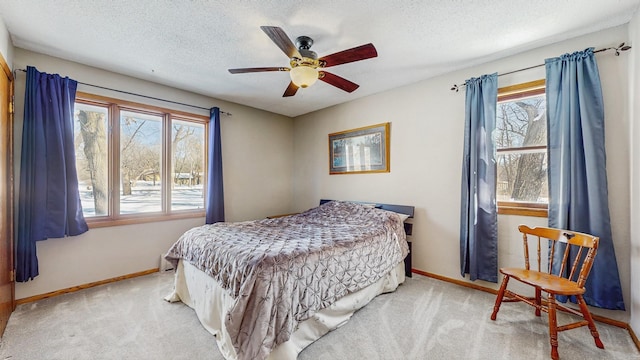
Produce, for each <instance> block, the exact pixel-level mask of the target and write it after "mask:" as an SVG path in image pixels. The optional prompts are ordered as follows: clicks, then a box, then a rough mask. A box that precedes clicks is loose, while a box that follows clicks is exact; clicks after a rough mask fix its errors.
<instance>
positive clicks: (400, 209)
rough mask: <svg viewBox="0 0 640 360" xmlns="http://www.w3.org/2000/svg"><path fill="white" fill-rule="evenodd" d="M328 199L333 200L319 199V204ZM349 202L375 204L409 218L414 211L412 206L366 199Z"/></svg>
mask: <svg viewBox="0 0 640 360" xmlns="http://www.w3.org/2000/svg"><path fill="white" fill-rule="evenodd" d="M329 201H333V200H327V199H321V200H320V205H322V204H324V203H327V202H329ZM349 202H353V203H357V204H376V208H378V209H382V210H389V211H393V212H397V213H400V214H406V215H409V218H413V211H414V207H413V206H408V205H391V204H378V203H373V202H366V201H349Z"/></svg>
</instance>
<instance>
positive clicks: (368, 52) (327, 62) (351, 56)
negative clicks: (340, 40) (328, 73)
mask: <svg viewBox="0 0 640 360" xmlns="http://www.w3.org/2000/svg"><path fill="white" fill-rule="evenodd" d="M376 56H378V52H377V51H376V48H375V46H373V44H366V45H360V46H357V47H354V48H351V49H347V50H343V51H340V52H337V53H335V54H331V55H327V56H323V57H321V58H320V59H318V60H320V61H321V62H324V66H323V67H329V66H335V65H340V64H346V63H350V62H354V61H360V60H364V59H370V58H374V57H376Z"/></svg>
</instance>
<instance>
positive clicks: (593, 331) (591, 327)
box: [576, 295, 604, 349]
mask: <svg viewBox="0 0 640 360" xmlns="http://www.w3.org/2000/svg"><path fill="white" fill-rule="evenodd" d="M576 297H577V298H578V304H579V305H580V311H582V316H583V317H584V318H585V320H587V322H588V323H589V330H590V331H591V336H593V340H595V342H596V346H597V347H599V348H600V349H604V344H602V341H600V334H598V330H596V324H595V322H593V317H591V312H589V308H587V303H586V302H585V301H584V298H583V297H582V295H577V296H576Z"/></svg>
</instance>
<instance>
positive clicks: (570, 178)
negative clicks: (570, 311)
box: [545, 48, 624, 310]
mask: <svg viewBox="0 0 640 360" xmlns="http://www.w3.org/2000/svg"><path fill="white" fill-rule="evenodd" d="M545 66H546V73H547V79H546V83H547V85H546V87H547V88H546V92H547V126H548V131H547V136H548V149H549V150H548V151H549V153H548V158H549V226H551V227H555V228H562V229H568V230H574V231H578V232H584V233H589V234H593V235H595V236H598V237H600V244H599V247H598V254H597V256H596V258H595V261H594V264H593V268H592V270H591V274H590V275H589V278H588V280H587V283H586V293H585V294H584V299H585V301H586V302H587V304H589V305H593V306H597V307H602V308H606V309H619V310H624V301H623V298H622V289H621V287H620V278H619V275H618V264H617V262H616V256H615V251H614V248H613V240H612V237H611V223H610V219H609V202H608V193H607V191H608V190H607V171H606V155H605V146H604V107H603V101H602V89H601V86H600V75H599V73H598V65H597V64H596V59H595V56H594V54H593V48H590V49H587V50H585V51H580V52H575V53H573V54H565V55H562V56H560V57H558V58H552V59H546V60H545ZM572 257H575V254H573V255H572Z"/></svg>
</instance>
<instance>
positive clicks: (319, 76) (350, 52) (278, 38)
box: [229, 26, 378, 97]
mask: <svg viewBox="0 0 640 360" xmlns="http://www.w3.org/2000/svg"><path fill="white" fill-rule="evenodd" d="M260 28H261V29H262V31H264V32H265V34H267V36H269V38H270V39H271V40H272V41H273V42H274V43H275V44H276V45H277V46H278V47H279V48H280V50H282V51H283V52H284V53H285V54H286V55H287V56H288V57H289V59H290V61H289V64H290V65H291V68H288V67H256V68H241V69H229V72H230V73H232V74H242V73H251V72H265V71H288V72H289V75H290V76H291V82H290V83H289V86H288V87H287V89H286V90H285V92H284V94H283V95H282V96H283V97H287V96H293V95H295V94H296V92H297V91H298V89H299V88H306V87H309V86H311V85H313V84H314V83H315V82H316V81H317V80H321V81H324V82H326V83H327V84H330V85H333V86H335V87H337V88H339V89H342V90H344V91H346V92H353V91H354V90H356V89H357V88H358V87H359V86H360V85H358V84H355V83H353V82H351V81H349V80H347V79H345V78H343V77H340V76H338V75H334V74H332V73H330V72H326V71H324V70H323V69H324V68H328V67H330V66H335V65H341V64H346V63H350V62H354V61H360V60H365V59H370V58H374V57H376V56H378V52H377V51H376V48H375V47H374V46H373V44H366V45H361V46H357V47H354V48H351V49H347V50H343V51H340V52H337V53H334V54H331V55H327V56H323V57H321V58H318V54H316V52H315V51H312V50H310V48H311V45H313V39H311V38H310V37H308V36H299V37H298V38H296V45H294V44H293V43H292V42H291V40H290V39H289V37H288V36H287V34H286V33H285V32H284V30H282V29H281V28H279V27H277V26H261V27H260Z"/></svg>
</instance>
